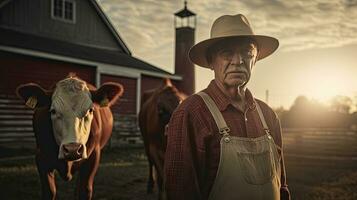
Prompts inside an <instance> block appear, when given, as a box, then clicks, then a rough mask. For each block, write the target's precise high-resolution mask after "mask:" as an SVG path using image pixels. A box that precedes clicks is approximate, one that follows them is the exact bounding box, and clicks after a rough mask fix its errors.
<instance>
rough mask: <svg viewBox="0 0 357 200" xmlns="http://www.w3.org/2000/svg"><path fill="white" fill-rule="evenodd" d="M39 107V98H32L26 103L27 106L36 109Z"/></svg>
mask: <svg viewBox="0 0 357 200" xmlns="http://www.w3.org/2000/svg"><path fill="white" fill-rule="evenodd" d="M36 105H37V97H35V96H31V97H30V98H29V99H27V101H26V106H28V107H30V108H32V109H34V108H35V107H36Z"/></svg>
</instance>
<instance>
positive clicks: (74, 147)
mask: <svg viewBox="0 0 357 200" xmlns="http://www.w3.org/2000/svg"><path fill="white" fill-rule="evenodd" d="M62 150H63V157H64V159H65V160H68V161H73V160H78V159H81V158H82V157H83V152H84V147H83V145H82V144H80V143H74V142H72V143H68V144H63V149H62Z"/></svg>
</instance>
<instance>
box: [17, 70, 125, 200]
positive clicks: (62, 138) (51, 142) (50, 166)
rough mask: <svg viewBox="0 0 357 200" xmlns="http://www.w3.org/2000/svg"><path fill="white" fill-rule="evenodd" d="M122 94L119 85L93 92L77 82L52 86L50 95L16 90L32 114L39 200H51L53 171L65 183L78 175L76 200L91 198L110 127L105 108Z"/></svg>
mask: <svg viewBox="0 0 357 200" xmlns="http://www.w3.org/2000/svg"><path fill="white" fill-rule="evenodd" d="M123 91H124V89H123V86H122V85H121V84H119V83H112V82H108V83H104V84H103V85H102V86H101V87H100V88H99V89H96V88H95V87H94V86H92V85H90V84H87V83H86V82H85V81H83V80H81V79H80V78H78V77H76V76H69V77H67V78H65V79H63V80H61V81H59V82H57V83H56V85H55V87H54V89H53V90H45V89H43V88H42V87H41V86H40V85H38V84H35V83H27V84H24V85H20V86H18V87H17V89H16V93H17V95H18V96H19V97H20V98H22V99H23V100H24V101H25V102H26V105H27V106H29V107H30V108H32V109H34V114H33V130H34V133H35V139H36V155H35V160H36V165H37V171H38V174H39V177H40V182H41V198H42V199H56V183H55V170H57V172H58V174H59V175H60V176H61V178H62V179H64V180H65V181H70V180H71V179H72V176H73V174H74V173H75V172H77V171H78V172H79V174H78V177H77V185H76V190H75V191H76V192H75V199H91V198H92V196H93V182H94V176H95V174H96V172H97V169H98V166H99V161H100V155H101V149H102V148H103V146H104V145H105V144H106V143H107V142H108V139H109V138H110V136H111V132H112V127H113V115H112V112H111V110H110V106H111V105H113V104H114V103H115V102H116V101H117V100H118V99H119V97H120V96H121V95H122V94H123Z"/></svg>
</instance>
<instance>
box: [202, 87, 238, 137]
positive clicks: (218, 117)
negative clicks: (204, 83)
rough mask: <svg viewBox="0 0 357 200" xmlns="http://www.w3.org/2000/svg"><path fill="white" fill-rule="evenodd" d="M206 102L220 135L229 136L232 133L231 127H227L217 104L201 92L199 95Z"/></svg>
mask: <svg viewBox="0 0 357 200" xmlns="http://www.w3.org/2000/svg"><path fill="white" fill-rule="evenodd" d="M197 94H198V95H199V96H200V97H201V98H202V99H203V101H204V102H205V104H206V106H207V108H208V109H209V111H210V112H211V114H212V116H213V119H214V121H215V122H216V124H217V127H218V130H219V133H220V134H221V135H224V136H225V135H229V132H230V131H231V130H230V129H229V127H228V126H227V123H226V121H225V120H224V118H223V116H222V113H221V111H219V109H218V107H217V105H216V103H214V101H213V99H212V98H211V97H210V96H209V95H208V94H206V93H204V92H199V93H197Z"/></svg>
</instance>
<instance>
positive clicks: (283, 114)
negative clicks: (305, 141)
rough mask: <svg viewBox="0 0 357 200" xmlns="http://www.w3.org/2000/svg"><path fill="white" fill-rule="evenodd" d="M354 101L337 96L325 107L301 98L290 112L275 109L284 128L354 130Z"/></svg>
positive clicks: (303, 97) (355, 123)
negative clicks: (352, 110)
mask: <svg viewBox="0 0 357 200" xmlns="http://www.w3.org/2000/svg"><path fill="white" fill-rule="evenodd" d="M352 102H353V101H352V99H351V98H349V97H346V96H336V97H334V98H333V99H332V100H331V101H330V104H329V105H328V106H327V105H324V104H321V103H319V102H317V101H315V100H310V99H308V98H306V97H305V96H299V97H297V98H296V99H295V102H294V104H293V105H292V106H291V107H290V109H289V110H285V109H284V108H282V107H280V108H277V109H275V111H276V112H277V114H278V115H279V118H280V121H281V126H282V127H283V128H353V129H356V127H357V112H353V113H351V109H352V107H353V103H352Z"/></svg>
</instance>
